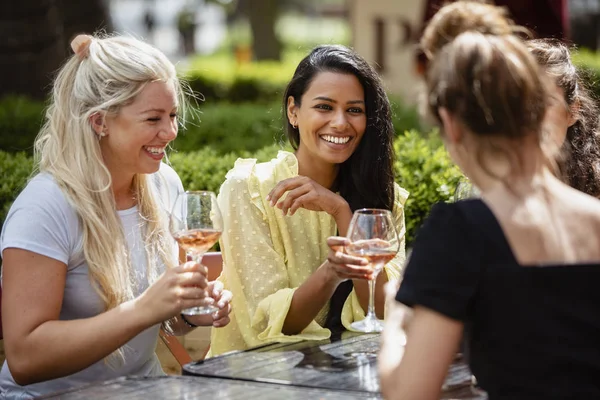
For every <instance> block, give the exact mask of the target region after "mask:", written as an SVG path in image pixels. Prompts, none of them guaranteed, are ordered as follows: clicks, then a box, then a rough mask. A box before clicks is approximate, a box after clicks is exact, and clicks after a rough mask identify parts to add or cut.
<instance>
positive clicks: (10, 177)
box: [0, 151, 33, 226]
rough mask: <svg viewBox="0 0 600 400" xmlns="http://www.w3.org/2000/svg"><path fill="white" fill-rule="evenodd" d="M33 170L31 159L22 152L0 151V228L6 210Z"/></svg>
mask: <svg viewBox="0 0 600 400" xmlns="http://www.w3.org/2000/svg"><path fill="white" fill-rule="evenodd" d="M32 169H33V158H31V157H30V156H28V155H27V154H25V153H24V152H20V153H15V154H10V153H6V152H4V151H0V171H2V179H1V180H0V226H2V224H3V223H4V219H5V218H6V214H7V213H8V209H9V208H10V206H11V204H12V203H13V201H14V200H15V199H16V198H17V195H18V194H19V192H20V191H21V190H22V189H23V188H24V187H25V185H26V184H27V178H29V175H30V174H31V171H32Z"/></svg>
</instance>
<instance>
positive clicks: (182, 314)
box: [179, 313, 200, 328]
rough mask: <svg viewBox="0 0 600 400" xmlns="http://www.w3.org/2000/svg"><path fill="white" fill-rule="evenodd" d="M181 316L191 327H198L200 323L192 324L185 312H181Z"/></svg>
mask: <svg viewBox="0 0 600 400" xmlns="http://www.w3.org/2000/svg"><path fill="white" fill-rule="evenodd" d="M179 316H180V317H181V319H182V320H183V322H184V323H185V324H186V325H187V326H189V327H190V328H197V327H199V326H200V325H196V324H192V323H191V322H190V321H188V319H187V318H186V317H185V314H184V313H181V314H179Z"/></svg>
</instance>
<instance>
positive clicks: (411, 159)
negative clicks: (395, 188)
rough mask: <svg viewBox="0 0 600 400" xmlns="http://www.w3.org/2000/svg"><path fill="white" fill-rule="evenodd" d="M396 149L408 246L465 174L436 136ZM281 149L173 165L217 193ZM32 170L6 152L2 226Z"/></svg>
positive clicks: (207, 155)
mask: <svg viewBox="0 0 600 400" xmlns="http://www.w3.org/2000/svg"><path fill="white" fill-rule="evenodd" d="M394 147H395V150H396V153H397V158H398V159H397V161H396V164H395V165H394V169H395V173H396V176H397V181H398V183H399V184H400V185H401V186H402V187H404V188H405V189H406V190H408V191H409V192H410V197H409V199H408V201H407V203H406V226H407V243H410V242H412V240H413V238H414V235H415V232H416V230H417V228H418V227H419V226H420V225H421V223H422V221H423V219H424V218H425V217H426V216H427V214H428V213H429V209H430V207H431V206H432V204H433V203H436V202H438V201H450V199H451V197H452V195H453V192H454V187H455V186H456V184H457V182H458V180H459V179H460V177H461V173H460V171H459V170H458V168H456V167H455V166H453V165H452V164H451V162H450V160H449V158H448V155H447V154H446V151H445V150H444V148H443V146H442V143H441V141H440V140H439V138H438V136H437V135H436V134H435V133H432V134H430V135H427V136H423V135H422V134H421V133H419V132H417V131H414V130H413V131H407V132H405V133H404V134H402V135H399V136H398V137H397V138H396V140H395V143H394ZM279 148H280V147H279V146H278V145H271V146H267V147H264V148H262V149H260V150H257V151H253V152H249V151H243V152H236V153H228V154H225V155H223V154H221V153H219V152H218V151H216V150H215V149H213V148H211V147H206V148H204V149H201V150H197V151H190V152H174V153H172V154H171V155H170V157H169V161H170V162H171V164H172V166H173V168H174V169H175V170H176V171H177V172H178V173H179V176H180V177H181V180H182V182H183V185H184V187H185V188H186V189H207V190H213V191H215V192H216V191H218V190H219V187H220V185H221V183H222V182H223V181H224V179H225V174H226V173H227V171H228V170H229V169H230V168H231V167H232V166H233V163H234V162H235V160H236V159H237V158H238V157H239V156H241V157H253V158H257V159H258V160H259V161H267V160H269V159H271V158H273V157H274V156H275V155H276V154H277V150H278V149H279ZM287 149H288V150H289V148H287ZM31 168H32V161H31V158H29V157H28V156H26V155H25V154H23V153H18V154H9V153H6V152H2V151H0V170H2V171H4V178H3V181H2V186H0V188H1V190H0V211H1V212H0V223H1V222H3V221H4V218H5V217H6V212H7V211H8V208H9V207H10V204H11V203H12V201H13V200H14V198H15V197H16V196H17V194H18V193H19V191H20V190H21V189H22V188H23V187H24V185H25V183H26V180H27V177H28V175H29V173H30V171H31Z"/></svg>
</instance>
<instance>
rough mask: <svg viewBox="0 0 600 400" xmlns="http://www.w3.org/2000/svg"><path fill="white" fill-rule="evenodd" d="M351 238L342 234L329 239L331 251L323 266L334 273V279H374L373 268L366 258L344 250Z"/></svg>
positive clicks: (328, 243)
mask: <svg viewBox="0 0 600 400" xmlns="http://www.w3.org/2000/svg"><path fill="white" fill-rule="evenodd" d="M349 244H350V240H349V239H347V238H344V237H340V236H331V237H329V238H328V239H327V245H328V246H329V253H328V255H327V261H326V262H325V263H324V264H323V267H325V268H327V269H328V271H329V272H330V273H331V274H332V276H333V279H337V280H338V281H340V282H342V281H345V280H347V279H373V269H372V268H371V267H369V263H368V261H367V260H366V259H365V258H362V257H354V256H351V255H349V254H346V253H345V252H344V246H348V245H349Z"/></svg>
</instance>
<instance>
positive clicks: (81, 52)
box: [71, 34, 93, 59]
mask: <svg viewBox="0 0 600 400" xmlns="http://www.w3.org/2000/svg"><path fill="white" fill-rule="evenodd" d="M92 39H93V38H92V37H91V36H90V35H85V34H80V35H77V36H75V38H74V39H73V40H72V41H71V48H72V49H73V52H74V53H75V54H77V56H78V57H79V58H80V59H83V58H85V57H87V55H88V54H89V49H90V44H91V43H92Z"/></svg>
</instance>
